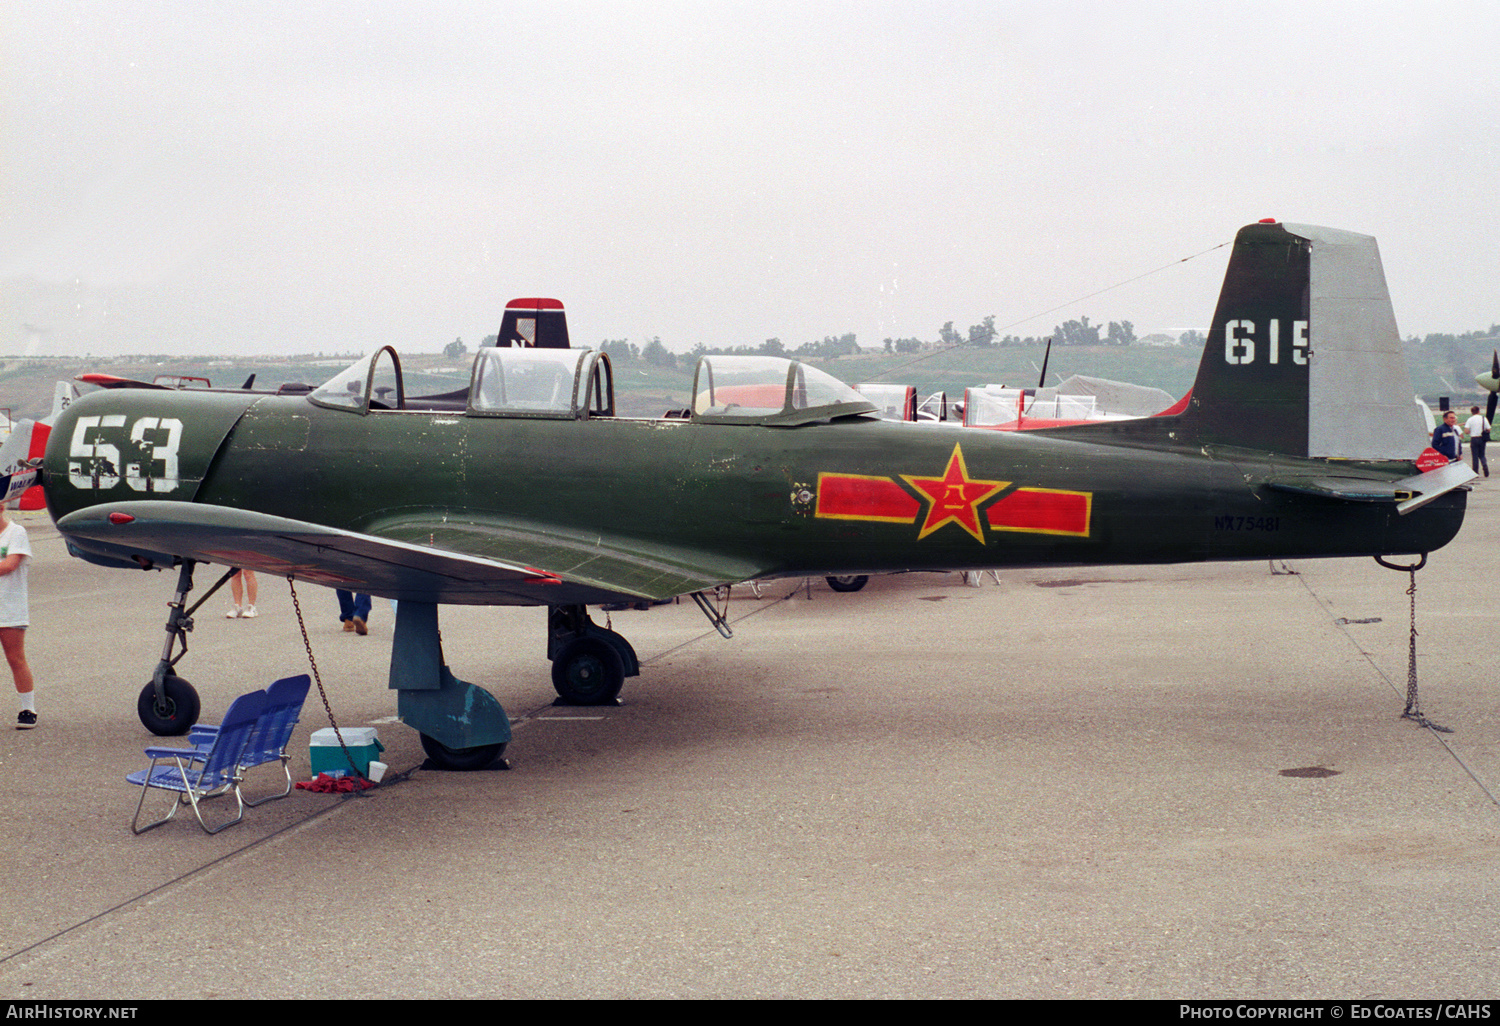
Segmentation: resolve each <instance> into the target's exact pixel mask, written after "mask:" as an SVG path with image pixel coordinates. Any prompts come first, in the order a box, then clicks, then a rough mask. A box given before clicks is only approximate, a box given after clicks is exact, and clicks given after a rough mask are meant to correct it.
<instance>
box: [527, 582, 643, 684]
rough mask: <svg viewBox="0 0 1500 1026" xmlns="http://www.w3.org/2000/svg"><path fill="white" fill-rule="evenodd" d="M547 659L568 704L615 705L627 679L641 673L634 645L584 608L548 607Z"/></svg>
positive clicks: (555, 681)
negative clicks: (604, 625)
mask: <svg viewBox="0 0 1500 1026" xmlns="http://www.w3.org/2000/svg"><path fill="white" fill-rule="evenodd" d="M547 658H548V659H551V660H552V687H553V689H554V690H556V691H557V696H558V699H559V700H560V701H561V702H562V703H563V704H565V705H613V704H614V703H615V700H616V699H617V698H618V697H619V694H620V688H621V686H623V685H624V683H625V678H626V677H636V676H639V675H640V672H641V663H640V660H639V659H637V658H636V654H635V649H634V648H631V647H630V642H628V641H626V640H625V638H624V637H622V636H621V635H619V634H616V633H615V632H614V631H612V630H609V629H607V628H604V627H600V626H599V625H598V624H596V623H595V622H594V621H593V620H591V619H589V614H588V610H587V609H586V608H585V607H583V606H548V607H547Z"/></svg>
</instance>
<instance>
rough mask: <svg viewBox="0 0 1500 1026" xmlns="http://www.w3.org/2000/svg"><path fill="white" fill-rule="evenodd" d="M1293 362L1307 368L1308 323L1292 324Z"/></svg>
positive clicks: (1298, 322)
mask: <svg viewBox="0 0 1500 1026" xmlns="http://www.w3.org/2000/svg"><path fill="white" fill-rule="evenodd" d="M1292 362H1293V363H1295V364H1297V365H1298V366H1301V367H1305V366H1307V322H1306V321H1293V322H1292Z"/></svg>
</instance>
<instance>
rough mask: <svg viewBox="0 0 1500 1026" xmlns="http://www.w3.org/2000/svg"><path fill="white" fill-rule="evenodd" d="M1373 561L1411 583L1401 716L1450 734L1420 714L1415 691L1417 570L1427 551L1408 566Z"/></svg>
mask: <svg viewBox="0 0 1500 1026" xmlns="http://www.w3.org/2000/svg"><path fill="white" fill-rule="evenodd" d="M1375 562H1377V563H1379V564H1380V565H1381V566H1383V567H1386V568H1387V569H1389V570H1401V571H1404V572H1405V573H1406V574H1407V575H1408V576H1409V577H1410V578H1411V583H1410V584H1409V585H1407V588H1406V594H1407V596H1408V597H1409V598H1410V599H1411V636H1410V640H1409V642H1408V644H1407V650H1406V708H1405V709H1403V710H1402V711H1401V718H1402V719H1404V720H1411V721H1412V722H1413V723H1415V724H1417V725H1418V726H1419V727H1426V728H1427V729H1428V730H1436V731H1440V732H1441V733H1444V734H1451V733H1453V728H1452V727H1444V726H1442V725H1441V724H1438V723H1434V722H1432V721H1431V720H1429V719H1428V718H1427V717H1426V716H1424V715H1423V714H1422V700H1421V696H1420V695H1419V694H1418V691H1417V571H1418V570H1420V569H1422V568H1423V567H1424V566H1426V565H1427V553H1425V552H1424V553H1422V558H1421V559H1419V560H1418V561H1417V562H1416V563H1413V564H1412V565H1410V566H1401V565H1399V564H1396V563H1388V562H1386V561H1385V560H1384V559H1382V558H1381V557H1380V556H1376V557H1375Z"/></svg>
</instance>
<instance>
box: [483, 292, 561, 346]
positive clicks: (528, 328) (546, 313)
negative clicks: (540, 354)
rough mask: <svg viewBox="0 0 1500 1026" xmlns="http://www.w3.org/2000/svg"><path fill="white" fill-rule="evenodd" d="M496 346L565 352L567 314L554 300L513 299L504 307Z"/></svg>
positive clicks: (496, 337)
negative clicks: (526, 347)
mask: <svg viewBox="0 0 1500 1026" xmlns="http://www.w3.org/2000/svg"><path fill="white" fill-rule="evenodd" d="M495 344H496V345H497V346H533V347H535V348H537V349H567V348H569V346H570V343H569V342H568V315H567V313H566V312H565V311H564V310H563V305H562V303H560V302H558V301H557V300H555V299H512V300H511V301H510V302H509V303H506V304H505V316H504V317H502V318H501V319H500V333H499V334H498V335H496V336H495Z"/></svg>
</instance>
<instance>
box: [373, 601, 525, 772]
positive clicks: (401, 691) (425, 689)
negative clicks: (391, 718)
mask: <svg viewBox="0 0 1500 1026" xmlns="http://www.w3.org/2000/svg"><path fill="white" fill-rule="evenodd" d="M390 686H391V687H392V688H393V689H395V690H396V691H397V692H398V694H397V696H396V711H397V713H398V714H399V715H400V717H401V722H402V723H405V724H406V725H407V726H409V727H412V728H414V729H415V730H417V731H418V732H420V733H422V734H425V735H426V736H427V737H429V738H432V739H433V740H435V741H438V742H440V743H441V744H443V745H444V746H446V747H448V748H451V749H468V748H479V747H482V746H485V745H503V744H507V743H509V741H510V717H508V716H507V715H506V714H505V710H504V709H503V708H501V706H500V703H499V702H498V701H496V700H495V696H494V695H492V694H490V693H489V692H488V691H486V690H484V689H483V688H481V687H476V686H475V685H473V684H470V683H468V682H466V681H461V680H459V679H458V678H457V677H455V676H453V674H452V672H451V671H450V670H449V669H448V667H447V665H446V664H445V663H444V662H443V645H442V639H441V637H440V636H439V634H438V607H437V606H436V605H434V604H433V603H430V602H407V601H401V602H398V603H396V633H395V639H394V641H393V642H392V644H391V683H390Z"/></svg>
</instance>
